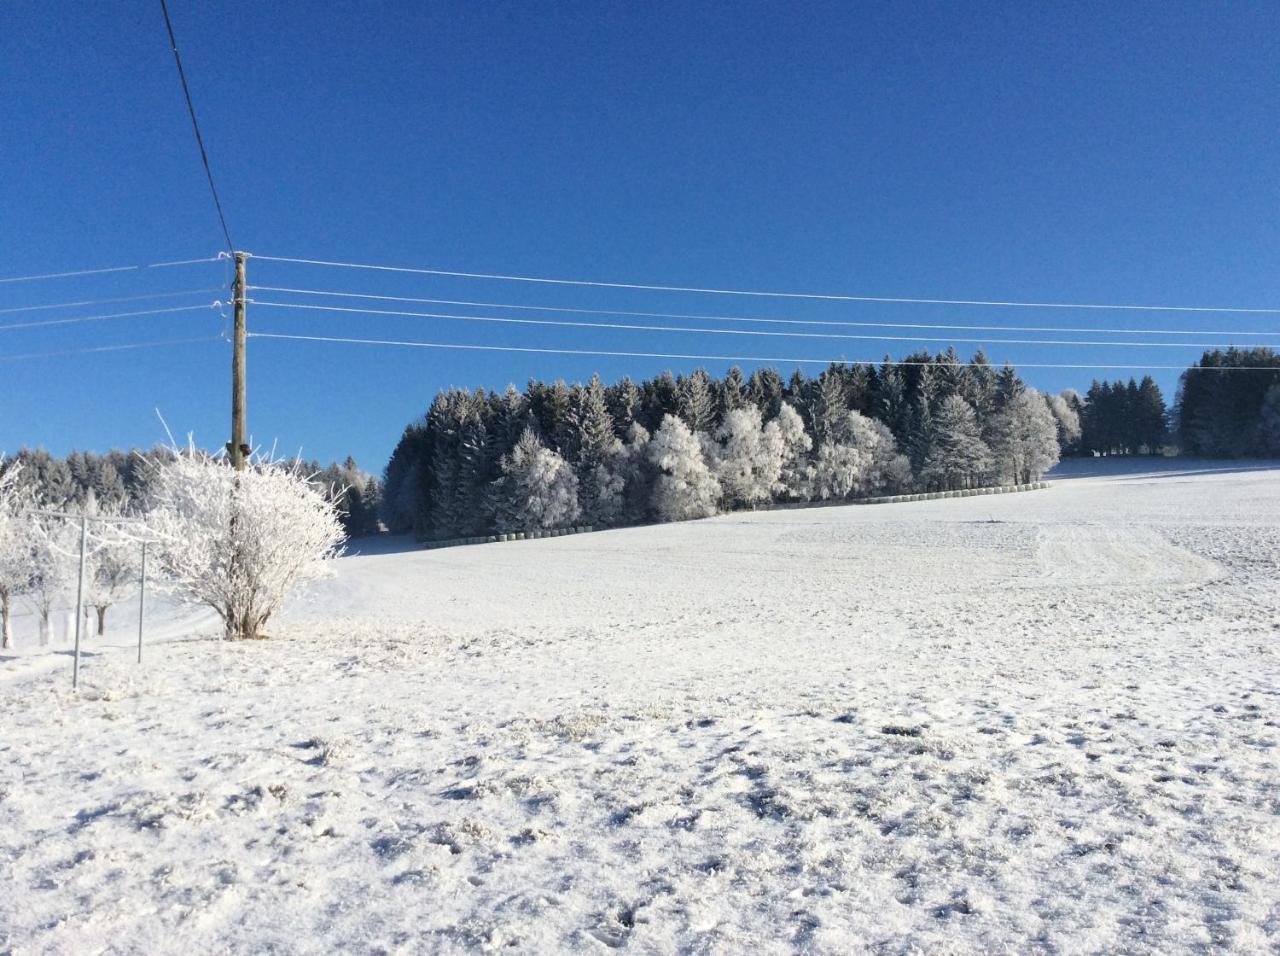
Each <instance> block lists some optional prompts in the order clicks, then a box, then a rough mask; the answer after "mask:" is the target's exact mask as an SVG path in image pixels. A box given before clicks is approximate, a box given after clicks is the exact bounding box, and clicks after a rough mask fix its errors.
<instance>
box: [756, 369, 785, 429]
mask: <svg viewBox="0 0 1280 956" xmlns="http://www.w3.org/2000/svg"><path fill="white" fill-rule="evenodd" d="M784 389H785V386H784V385H783V382H782V376H781V375H779V374H778V370H777V369H773V368H758V369H756V370H755V371H754V372H752V373H751V378H750V380H749V381H748V382H747V395H748V396H749V397H750V399H751V401H752V402H753V403H755V406H756V408H758V409H760V415H761V416H762V417H763V418H764V419H765V421H769V420H771V419H774V418H777V417H778V412H779V411H781V409H782V393H783V391H784Z"/></svg>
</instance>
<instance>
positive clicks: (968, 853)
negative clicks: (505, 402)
mask: <svg viewBox="0 0 1280 956" xmlns="http://www.w3.org/2000/svg"><path fill="white" fill-rule="evenodd" d="M1148 469H1150V471H1148ZM1072 471H1073V474H1074V476H1073V475H1072V474H1068V475H1066V476H1063V477H1060V478H1059V479H1058V480H1057V481H1056V483H1055V485H1054V486H1053V487H1052V488H1051V489H1049V490H1046V491H1038V492H1033V493H1028V494H1021V495H1009V496H1000V497H983V498H966V499H952V500H945V501H933V502H921V503H915V504H901V505H887V506H878V507H849V508H838V509H823V510H814V511H788V512H769V513H761V514H755V515H750V514H740V515H730V516H725V517H722V518H717V519H713V520H710V521H703V522H696V523H692V524H687V525H667V526H663V527H655V528H646V529H636V530H627V531H615V532H605V533H597V534H591V535H580V536H574V537H566V538H557V539H549V540H541V541H528V542H518V543H513V544H501V545H487V546H479V547H470V548H458V549H451V550H441V551H432V552H404V553H396V545H397V544H399V545H403V542H398V543H397V542H390V543H383V544H382V549H383V551H384V552H386V553H381V554H367V555H364V556H354V557H348V558H345V559H343V560H342V561H341V562H340V567H339V571H338V576H337V578H336V580H334V581H330V582H326V583H325V584H324V585H323V586H321V587H318V588H316V589H315V591H314V593H313V594H312V595H310V596H308V598H307V599H306V600H303V601H299V602H298V603H297V604H296V606H295V607H294V608H292V610H291V612H290V614H289V615H288V618H287V620H285V621H282V622H281V624H280V626H279V628H278V634H277V637H278V639H276V640H272V641H269V642H261V643H253V644H249V645H243V646H230V647H229V646H226V645H223V644H221V643H219V642H217V641H214V640H188V641H181V642H171V643H167V644H165V643H162V644H158V645H156V646H155V647H154V648H153V649H152V650H151V651H149V656H148V660H147V662H146V663H145V664H144V665H143V666H142V667H140V668H139V667H137V666H136V665H134V664H133V663H132V662H131V658H130V656H129V653H128V652H127V650H124V649H121V650H119V651H116V652H111V651H103V652H100V653H98V654H97V656H95V657H93V658H91V659H89V660H87V661H86V664H85V670H84V679H85V684H86V686H85V689H84V691H83V693H82V694H81V695H80V696H79V697H76V696H73V695H72V694H71V693H70V688H69V686H68V680H67V677H68V674H67V673H66V670H67V668H66V667H65V666H62V665H63V664H65V663H66V658H65V657H59V658H57V661H58V663H59V666H57V667H46V668H35V667H33V666H32V664H31V656H30V655H16V656H14V657H13V658H12V659H4V658H0V727H3V728H4V730H3V733H2V734H0V887H3V890H0V952H6V951H9V950H12V951H14V952H18V953H28V952H58V953H63V952H65V953H85V952H96V951H108V952H145V953H164V952H187V953H191V952H213V951H235V952H247V951H254V952H301V953H310V952H317V953H319V952H332V951H338V950H345V951H356V952H371V951H372V952H417V951H423V950H426V951H446V952H449V951H469V950H475V949H486V948H492V949H508V948H509V949H510V950H511V951H516V952H529V953H546V952H554V951H570V950H572V951H586V952H591V951H599V952H606V951H608V950H609V948H625V949H630V950H633V951H637V952H670V951H688V952H744V951H750V952H766V953H767V952H790V951H795V950H805V951H813V952H830V953H840V952H849V951H861V950H874V951H877V952H890V953H896V952H915V951H919V952H979V951H993V950H994V951H1003V950H1010V951H1018V952H1070V953H1074V952H1098V951H1112V952H1115V951H1124V952H1152V953H1154V952H1160V953H1168V952H1182V951H1191V952H1209V951H1214V952H1217V951H1224V950H1229V951H1239V952H1274V951H1276V950H1277V948H1280V766H1278V763H1280V751H1278V750H1277V744H1280V568H1278V566H1277V559H1278V558H1280V469H1265V468H1258V467H1256V466H1254V467H1250V466H1247V465H1246V466H1240V465H1233V464H1223V465H1219V466H1207V465H1195V466H1189V465H1187V464H1186V463H1184V462H1173V463H1168V462H1157V463H1154V464H1150V465H1148V464H1145V463H1144V464H1143V465H1142V466H1140V468H1138V469H1137V470H1135V469H1134V466H1132V465H1128V466H1126V465H1124V464H1123V463H1121V464H1119V465H1116V464H1113V463H1105V462H1103V463H1100V464H1099V463H1095V462H1083V463H1076V464H1074V465H1073V469H1072ZM388 545H390V546H388Z"/></svg>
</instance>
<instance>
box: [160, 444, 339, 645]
mask: <svg viewBox="0 0 1280 956" xmlns="http://www.w3.org/2000/svg"><path fill="white" fill-rule="evenodd" d="M147 524H148V526H149V529H150V531H151V534H152V535H153V537H155V538H157V539H158V544H157V545H156V546H155V554H156V559H157V564H158V566H159V568H160V570H161V572H162V574H163V576H164V579H165V580H166V581H167V583H168V584H169V585H170V586H171V587H172V588H173V589H174V590H176V591H177V592H178V593H180V594H182V595H184V596H185V597H187V598H189V599H190V600H193V601H196V602H199V603H201V604H205V605H207V606H208V607H211V608H212V609H213V610H214V611H216V612H217V614H218V616H219V617H221V618H222V621H223V624H224V625H225V627H226V636H227V638H228V639H229V640H243V639H246V638H260V637H265V636H266V635H265V633H264V628H265V627H266V624H267V622H268V621H269V620H270V619H271V616H272V615H273V614H274V613H275V612H276V611H278V610H279V609H280V607H281V605H282V604H283V603H284V600H285V599H286V598H287V597H288V596H289V594H290V593H292V592H293V591H294V590H296V589H297V588H298V587H299V586H300V585H302V584H305V583H306V582H308V581H311V580H314V579H316V578H318V577H321V576H323V575H324V574H325V573H326V571H327V564H328V562H329V560H330V559H332V558H335V557H337V556H338V555H339V554H340V553H341V548H342V542H343V539H344V535H343V532H342V525H341V523H340V522H339V520H338V514H337V510H336V508H335V507H334V505H333V504H332V502H330V501H328V500H327V499H326V497H325V496H324V495H323V494H322V493H321V492H320V491H319V490H318V489H316V488H315V487H314V486H313V485H312V484H311V483H310V482H309V481H308V478H307V476H306V475H304V474H302V473H301V471H300V469H299V467H298V466H297V465H293V466H290V465H285V464H282V463H279V462H273V461H266V460H260V461H253V462H251V463H250V465H249V467H248V468H246V469H245V470H244V471H242V472H237V471H235V470H234V469H232V468H231V467H229V466H228V465H227V463H226V462H225V461H223V460H222V459H220V458H213V457H211V456H209V455H208V454H206V453H204V452H201V451H197V450H194V449H191V450H188V451H186V452H184V453H182V454H176V453H175V454H174V456H173V457H172V458H171V459H170V460H168V461H163V462H161V463H160V464H159V465H158V466H157V468H156V474H155V477H154V485H153V490H152V508H151V511H150V512H149V514H148V516H147Z"/></svg>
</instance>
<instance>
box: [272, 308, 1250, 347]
mask: <svg viewBox="0 0 1280 956" xmlns="http://www.w3.org/2000/svg"><path fill="white" fill-rule="evenodd" d="M249 301H250V302H251V303H252V304H253V305H255V306H258V307H259V308H272V309H306V310H310V311H315V312H353V313H357V314H359V315H390V316H400V317H409V318H421V319H447V320H449V321H457V322H496V323H502V324H505V325H539V326H555V327H559V328H574V329H615V330H618V331H623V332H678V333H694V334H699V335H754V336H765V337H770V338H788V339H796V338H800V339H852V340H856V341H860V342H939V341H942V339H940V338H939V337H938V336H920V335H855V334H850V333H847V332H771V331H764V330H761V329H710V328H691V327H688V326H678V325H638V324H634V323H623V322H572V321H569V320H566V319H518V318H512V317H510V316H494V315H453V314H449V313H443V312H405V311H400V310H395V309H354V308H347V307H344V306H338V305H306V304H303V303H300V302H264V301H262V300H261V299H250V300H249ZM946 341H948V342H963V343H965V344H966V345H1068V346H1071V345H1076V346H1097V347H1102V348H1107V347H1111V348H1148V347H1150V348H1162V349H1191V348H1194V349H1222V348H1230V346H1226V345H1220V344H1215V343H1209V342H1109V341H1100V340H1092V341H1091V340H1070V339H981V338H979V339H971V338H956V337H953V336H949V337H946ZM1238 347H1239V346H1238Z"/></svg>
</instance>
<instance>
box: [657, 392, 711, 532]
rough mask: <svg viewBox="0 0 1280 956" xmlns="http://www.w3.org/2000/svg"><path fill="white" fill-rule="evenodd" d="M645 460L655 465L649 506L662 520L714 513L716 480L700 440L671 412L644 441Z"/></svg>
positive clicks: (685, 519)
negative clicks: (650, 438) (651, 498)
mask: <svg viewBox="0 0 1280 956" xmlns="http://www.w3.org/2000/svg"><path fill="white" fill-rule="evenodd" d="M648 454H649V460H650V461H651V462H652V463H653V465H654V467H655V468H656V469H657V476H656V478H655V479H654V483H653V510H654V512H655V513H656V514H657V516H658V517H659V519H661V520H662V521H687V520H689V519H692V518H706V517H709V516H711V515H713V514H715V513H716V502H717V501H718V500H719V498H720V483H719V482H718V481H716V477H715V475H713V474H712V473H711V469H710V468H709V467H708V466H707V462H706V459H705V458H704V457H703V453H702V443H701V442H700V441H699V440H698V436H697V435H695V434H694V433H693V432H691V431H690V430H689V426H687V425H686V424H685V423H684V422H683V421H681V420H680V419H679V418H676V416H674V415H667V416H665V417H664V418H663V419H662V425H661V427H660V428H659V429H658V431H657V433H656V434H655V435H654V436H653V438H652V440H651V441H650V442H649V444H648Z"/></svg>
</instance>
